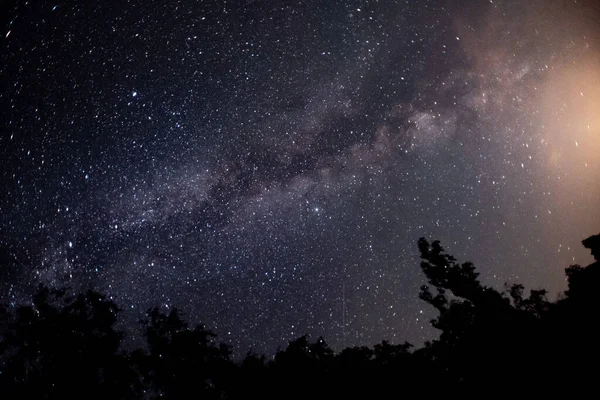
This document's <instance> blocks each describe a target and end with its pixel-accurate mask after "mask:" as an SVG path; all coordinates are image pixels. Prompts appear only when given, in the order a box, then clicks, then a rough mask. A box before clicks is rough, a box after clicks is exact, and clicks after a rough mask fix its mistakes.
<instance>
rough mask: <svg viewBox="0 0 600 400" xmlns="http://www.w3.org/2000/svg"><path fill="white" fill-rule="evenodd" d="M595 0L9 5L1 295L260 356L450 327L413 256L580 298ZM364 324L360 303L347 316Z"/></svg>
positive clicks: (133, 0) (591, 141)
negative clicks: (312, 343) (109, 314)
mask: <svg viewBox="0 0 600 400" xmlns="http://www.w3.org/2000/svg"><path fill="white" fill-rule="evenodd" d="M598 21H600V5H599V3H598V2H596V1H566V0H565V1H547V0H532V1H500V0H493V1H492V0H486V1H458V0H457V1H433V0H432V1H417V0H415V1H391V0H390V1H385V0H380V1H332V0H321V1H319V0H315V1H310V0H305V1H287V0H285V1H284V0H280V1H271V0H255V1H251V0H245V1H242V0H240V1H233V0H229V1H191V0H188V1H148V0H144V1H141V0H140V1H138V0H129V1H113V0H106V1H102V2H87V1H85V2H84V1H56V2H46V1H9V2H8V3H7V2H3V3H2V5H1V6H0V161H1V166H0V188H1V195H0V300H2V301H7V302H11V303H13V304H19V303H22V302H27V301H28V296H31V294H32V292H33V290H34V289H35V288H36V287H37V286H38V285H39V284H45V285H49V286H50V287H63V286H69V287H71V288H73V289H74V290H85V289H88V288H93V289H95V290H99V291H101V292H104V293H106V294H107V295H108V296H110V297H111V298H112V299H113V300H114V301H116V302H117V304H118V305H119V306H120V307H121V308H122V309H123V312H122V313H121V325H122V326H123V327H124V328H125V329H126V330H127V332H128V334H129V336H130V337H132V338H135V336H136V335H137V333H136V332H137V331H136V326H137V321H138V320H139V319H140V318H142V316H143V313H144V311H145V310H147V309H148V308H149V307H151V306H154V305H157V306H160V307H161V308H162V309H163V311H168V310H169V309H171V308H174V307H177V308H179V309H181V310H182V311H184V312H185V313H186V315H187V316H186V318H187V319H188V320H189V321H191V322H193V323H195V322H198V321H202V322H204V323H206V325H207V327H208V328H210V329H212V330H214V331H215V332H216V333H218V334H219V337H220V339H222V340H224V341H227V342H229V343H231V344H233V345H234V346H236V351H239V352H242V353H245V352H246V350H248V349H249V348H250V347H252V348H253V349H254V350H255V351H258V352H267V353H272V352H273V351H274V350H275V349H276V348H277V346H282V345H285V344H286V343H287V341H289V340H291V339H293V338H296V337H298V336H300V335H302V334H304V333H309V334H311V335H323V336H324V337H325V338H326V339H327V340H328V342H329V343H330V344H331V345H333V346H334V348H336V349H340V348H341V347H342V346H350V345H356V344H364V345H372V344H374V343H376V342H378V341H381V340H382V339H389V340H390V341H391V342H394V343H396V342H404V341H405V340H408V341H411V342H413V343H415V344H417V345H419V344H422V343H423V342H424V341H425V340H427V339H432V338H434V337H435V335H436V332H435V331H434V330H433V329H432V328H430V326H429V319H430V318H432V317H433V316H434V315H435V314H434V312H433V310H432V309H431V308H429V307H428V306H427V305H426V304H425V303H424V302H423V301H421V300H419V298H418V293H419V287H420V285H422V284H423V283H424V282H425V279H424V276H423V274H422V273H421V271H420V268H419V258H418V249H417V246H416V241H417V239H418V238H419V237H421V236H425V237H428V238H430V239H439V240H441V241H442V244H443V245H444V246H445V247H446V248H447V249H448V250H449V251H450V252H452V253H453V254H454V255H455V256H457V257H458V258H459V259H461V260H471V261H473V262H474V263H475V264H476V266H477V268H478V271H479V272H481V280H482V281H483V282H484V283H486V284H488V285H493V286H494V287H497V288H502V286H503V285H504V282H506V281H508V282H511V283H516V282H519V283H523V284H524V285H525V286H526V287H530V288H541V287H544V288H548V289H550V290H551V298H554V297H555V296H556V294H557V293H558V292H559V291H561V290H564V288H565V279H564V268H565V267H567V266H568V265H570V264H573V263H581V264H584V265H586V264H587V263H589V261H590V260H591V257H590V256H589V255H588V253H587V252H586V250H585V249H584V248H583V247H582V246H581V244H580V242H581V240H582V239H584V238H585V237H587V236H589V235H592V234H596V233H598V232H599V231H600V207H599V205H600V23H599V22H598ZM344 311H345V312H344Z"/></svg>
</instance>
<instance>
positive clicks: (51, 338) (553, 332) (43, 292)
mask: <svg viewBox="0 0 600 400" xmlns="http://www.w3.org/2000/svg"><path fill="white" fill-rule="evenodd" d="M583 244H584V246H585V247H587V248H589V249H590V250H591V251H592V254H593V255H594V257H595V259H596V261H595V262H594V263H592V264H591V265H589V266H588V267H586V268H582V267H580V266H577V265H576V266H571V267H569V268H567V270H566V276H567V279H568V289H567V291H566V292H565V293H564V296H563V297H562V298H561V299H560V300H558V301H556V302H550V301H549V300H548V299H547V298H546V292H545V291H544V290H531V291H529V293H528V295H526V294H525V288H524V287H523V286H521V285H512V286H507V287H506V288H505V290H504V291H498V290H495V289H493V288H490V287H487V286H485V285H483V284H481V282H480V281H479V280H478V274H477V272H476V271H475V267H474V266H473V264H471V263H459V262H457V261H456V259H454V257H452V256H451V255H449V254H447V253H446V252H445V251H444V249H443V248H442V246H441V245H440V243H439V242H437V241H435V242H432V243H429V242H428V241H427V240H425V239H420V240H419V242H418V246H419V251H420V253H421V258H422V262H421V268H422V270H423V272H424V274H425V276H426V278H427V281H428V285H427V286H423V287H422V289H421V293H420V298H421V299H422V300H423V301H425V302H427V303H429V304H430V305H431V306H433V307H434V308H435V309H436V310H437V311H438V316H437V318H435V319H434V320H433V321H431V323H432V325H433V326H434V327H435V328H437V329H439V330H440V331H441V333H440V337H439V339H437V340H434V341H433V342H430V343H426V345H425V346H424V347H423V348H421V349H417V350H413V349H412V346H411V345H410V344H409V343H405V344H391V343H389V342H387V341H383V342H382V343H380V344H377V345H375V346H374V347H373V348H368V347H352V348H346V349H344V350H342V351H341V352H339V353H337V354H336V353H335V352H334V351H333V350H332V349H331V348H330V347H329V346H328V345H327V343H326V342H325V340H324V339H323V338H318V339H317V340H315V341H311V340H310V338H309V337H308V336H306V335H305V336H302V337H300V338H298V339H296V340H294V341H292V342H290V343H289V345H288V346H287V347H286V348H285V349H282V350H279V351H278V352H277V353H276V354H275V356H274V358H273V359H270V360H268V359H267V358H266V357H265V356H260V355H257V354H254V353H249V354H248V355H247V356H246V358H245V359H244V360H243V361H241V362H240V363H234V362H233V361H232V360H231V352H230V349H229V347H227V346H226V345H224V344H221V343H218V342H217V341H216V337H215V335H214V334H213V333H212V332H210V331H209V330H207V329H205V328H204V327H203V326H201V325H199V326H196V327H193V328H192V327H190V326H189V325H188V324H187V323H186V322H185V321H184V320H183V319H182V318H181V316H180V315H179V313H178V312H177V310H172V311H171V312H170V313H169V314H164V313H162V312H160V310H158V309H156V308H155V309H151V310H149V311H148V313H147V315H146V318H145V319H144V320H143V321H141V325H142V330H143V333H144V335H145V338H146V343H147V346H146V348H145V349H144V350H135V351H133V352H127V351H124V350H123V349H121V347H120V346H121V342H122V339H123V334H122V333H120V332H119V331H117V330H116V329H115V322H116V320H117V314H118V311H119V309H118V308H117V306H116V305H115V304H114V303H113V302H112V301H110V300H108V299H106V298H105V297H104V296H103V295H102V294H100V293H96V292H93V291H89V292H87V293H84V294H75V295H69V294H67V292H66V291H64V290H62V291H57V290H49V289H47V288H40V290H39V291H38V293H37V294H36V295H35V296H34V297H33V299H32V303H31V304H30V305H27V306H20V307H18V308H12V307H0V395H1V396H2V398H3V399H13V398H14V399H16V398H19V399H21V398H32V399H38V398H39V399H42V398H47V399H71V398H72V399H75V398H77V399H80V398H92V399H129V398H168V399H184V398H185V399H187V398H208V399H237V398H240V399H241V398H244V399H246V398H262V399H280V398H391V397H401V396H402V395H405V396H412V395H413V393H421V394H422V395H425V394H426V395H434V394H437V395H440V394H460V395H463V396H469V397H470V396H475V395H481V394H484V393H488V394H489V392H490V390H491V391H492V392H493V393H495V394H505V395H515V394H519V393H521V391H522V390H536V393H537V394H541V393H542V392H543V391H544V390H542V389H545V390H546V391H554V390H560V389H563V390H569V391H570V392H571V393H574V391H576V390H579V389H581V390H585V389H589V388H592V387H593V386H592V385H593V382H594V379H593V378H594V375H595V372H596V370H597V368H596V366H595V361H596V360H598V356H600V344H599V342H598V331H599V329H600V328H599V326H600V325H599V324H598V323H597V321H596V320H595V317H596V315H597V312H598V310H599V309H600V307H599V306H600V296H598V294H597V288H598V287H599V286H600V261H599V257H600V235H596V236H592V237H590V238H588V239H586V240H584V241H583ZM417 390H418V391H419V392H416V391H417ZM484 391H485V392H484Z"/></svg>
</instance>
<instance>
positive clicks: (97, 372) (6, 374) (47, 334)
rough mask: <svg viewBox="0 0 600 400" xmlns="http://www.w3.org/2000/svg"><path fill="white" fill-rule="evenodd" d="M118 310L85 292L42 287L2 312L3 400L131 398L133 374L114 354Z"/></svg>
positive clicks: (123, 359) (121, 357)
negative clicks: (72, 294)
mask: <svg viewBox="0 0 600 400" xmlns="http://www.w3.org/2000/svg"><path fill="white" fill-rule="evenodd" d="M117 312H118V308H117V306H116V305H115V304H114V303H113V302H112V301H110V300H107V299H106V298H105V297H104V296H103V295H101V294H99V293H97V292H93V291H88V292H86V293H85V294H79V295H77V296H75V297H69V296H67V295H66V292H65V291H64V290H62V291H58V290H49V289H46V288H42V289H40V291H39V292H38V293H37V294H36V295H35V296H34V297H33V302H32V304H31V305H30V306H22V307H19V308H17V309H16V310H7V309H6V308H5V309H4V310H3V320H4V321H5V323H4V324H3V327H2V328H3V331H2V334H1V337H2V340H1V341H0V344H1V346H0V358H1V359H2V374H1V375H0V382H1V385H2V386H1V387H2V393H3V395H5V396H7V398H11V397H14V398H81V397H86V398H133V397H135V393H136V375H135V373H134V372H133V370H132V369H130V368H129V365H128V360H127V357H126V356H124V355H121V354H119V353H118V349H119V344H120V342H121V338H122V334H121V333H120V332H117V331H116V330H115V329H114V324H115V321H116V315H117Z"/></svg>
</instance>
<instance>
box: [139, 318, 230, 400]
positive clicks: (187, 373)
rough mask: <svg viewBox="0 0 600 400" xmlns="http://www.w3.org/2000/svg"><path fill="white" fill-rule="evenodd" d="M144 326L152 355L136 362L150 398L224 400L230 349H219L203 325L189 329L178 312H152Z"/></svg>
mask: <svg viewBox="0 0 600 400" xmlns="http://www.w3.org/2000/svg"><path fill="white" fill-rule="evenodd" d="M142 326H143V330H144V334H145V337H146V340H147V343H148V347H149V352H148V353H147V354H146V353H144V352H141V351H138V352H136V354H135V356H134V358H135V360H136V363H137V365H138V369H139V370H140V371H141V373H142V375H143V376H144V377H145V380H144V383H145V384H146V387H147V390H148V392H149V393H150V395H151V397H157V398H158V397H166V398H187V396H189V395H190V394H191V393H196V394H197V395H201V396H202V397H203V398H214V399H218V398H222V396H223V393H224V391H225V387H226V383H227V379H228V374H230V373H231V369H232V368H233V364H232V362H231V360H230V354H231V352H230V349H229V348H228V347H227V346H225V345H223V344H220V345H217V344H216V343H215V341H214V340H213V339H214V338H215V335H214V334H213V333H212V332H210V331H209V330H206V329H205V328H204V326H203V325H198V326H196V327H195V328H193V329H192V328H189V326H188V324H187V323H186V322H185V321H183V320H182V319H181V317H180V316H179V313H178V311H177V310H176V309H173V310H171V311H170V312H169V314H163V313H161V312H160V310H159V309H158V308H153V309H151V310H149V311H148V319H146V320H143V321H142Z"/></svg>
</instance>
